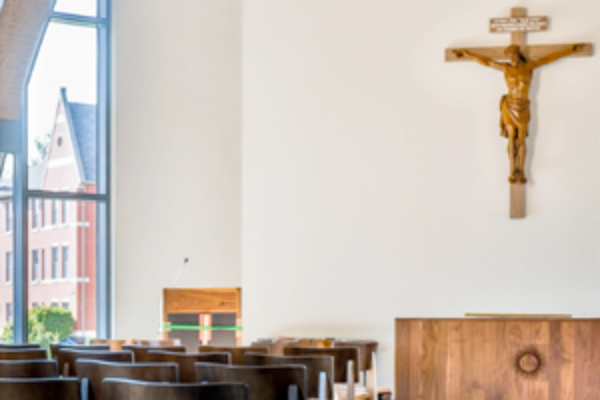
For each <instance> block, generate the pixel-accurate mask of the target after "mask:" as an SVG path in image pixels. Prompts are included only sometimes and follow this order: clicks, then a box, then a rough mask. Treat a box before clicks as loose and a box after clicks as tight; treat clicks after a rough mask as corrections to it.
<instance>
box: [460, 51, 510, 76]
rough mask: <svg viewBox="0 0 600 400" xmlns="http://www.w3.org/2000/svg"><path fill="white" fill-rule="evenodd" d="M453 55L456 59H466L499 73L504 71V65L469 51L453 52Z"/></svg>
mask: <svg viewBox="0 0 600 400" xmlns="http://www.w3.org/2000/svg"><path fill="white" fill-rule="evenodd" d="M454 54H455V55H456V57H458V58H468V59H469V60H473V61H475V62H478V63H479V64H481V65H483V66H485V67H490V68H494V69H497V70H499V71H504V64H502V63H500V62H498V61H495V60H493V59H491V58H489V57H486V56H481V55H479V54H475V53H471V52H470V51H469V50H464V49H459V50H454Z"/></svg>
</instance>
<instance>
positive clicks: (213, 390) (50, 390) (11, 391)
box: [0, 378, 248, 400]
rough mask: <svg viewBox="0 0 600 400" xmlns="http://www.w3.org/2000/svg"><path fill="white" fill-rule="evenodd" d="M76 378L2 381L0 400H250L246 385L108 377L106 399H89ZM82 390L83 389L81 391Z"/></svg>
mask: <svg viewBox="0 0 600 400" xmlns="http://www.w3.org/2000/svg"><path fill="white" fill-rule="evenodd" d="M85 385H86V381H80V380H79V379H76V378H60V379H59V378H42V379H0V399H1V400H17V399H18V400H87V399H89V400H92V399H93V400H100V399H110V400H166V399H177V400H223V399H227V400H248V387H247V385H244V384H237V383H227V384H175V383H165V382H145V381H137V380H128V379H119V378H106V379H104V380H103V382H102V383H101V384H100V387H102V391H103V394H102V396H103V397H92V396H93V395H90V397H87V396H88V395H87V392H86V391H85V389H84V388H82V386H85ZM82 389H83V390H82Z"/></svg>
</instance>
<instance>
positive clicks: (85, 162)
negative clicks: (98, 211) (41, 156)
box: [67, 103, 98, 183]
mask: <svg viewBox="0 0 600 400" xmlns="http://www.w3.org/2000/svg"><path fill="white" fill-rule="evenodd" d="M67 105H68V107H69V111H70V114H71V126H70V128H71V130H72V132H73V136H74V137H73V139H74V141H73V143H74V144H75V145H76V146H77V149H76V150H75V151H77V150H79V156H80V161H81V164H80V168H81V172H82V174H81V176H82V177H83V179H84V181H85V182H89V183H94V182H96V162H97V157H96V155H97V153H98V152H97V140H96V138H97V111H96V110H97V107H96V106H95V105H93V104H82V103H67Z"/></svg>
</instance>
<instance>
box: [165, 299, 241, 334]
mask: <svg viewBox="0 0 600 400" xmlns="http://www.w3.org/2000/svg"><path fill="white" fill-rule="evenodd" d="M162 314H163V323H164V324H167V323H168V322H169V315H176V314H180V315H181V314H195V315H200V314H233V315H235V323H236V326H237V327H239V328H240V329H241V326H242V294H241V289H239V288H214V289H176V288H171V289H164V290H163V309H162ZM217 330H218V329H217ZM168 334H169V329H164V331H163V339H167V338H168ZM235 337H236V344H237V345H238V346H241V344H242V331H241V330H238V331H236V332H235Z"/></svg>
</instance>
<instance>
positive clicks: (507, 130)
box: [446, 8, 593, 218]
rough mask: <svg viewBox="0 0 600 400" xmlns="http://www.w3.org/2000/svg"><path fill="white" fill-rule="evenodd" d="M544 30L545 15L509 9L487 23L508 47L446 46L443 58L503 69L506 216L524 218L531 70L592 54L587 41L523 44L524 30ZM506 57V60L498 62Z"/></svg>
mask: <svg viewBox="0 0 600 400" xmlns="http://www.w3.org/2000/svg"><path fill="white" fill-rule="evenodd" d="M547 29H548V18H547V17H528V16H527V9H525V8H513V9H512V12H511V17H510V18H495V19H492V20H491V22H490V31H491V32H492V33H510V35H511V46H509V47H508V48H506V47H478V48H451V49H446V61H448V62H453V61H476V62H478V63H480V64H483V65H484V66H486V67H491V68H494V69H497V70H500V71H502V72H504V75H505V79H506V83H507V86H508V89H509V93H508V95H506V96H504V97H503V98H502V103H501V134H502V136H505V137H506V138H507V139H508V140H509V146H508V153H509V161H510V167H511V173H510V176H509V182H510V217H511V218H525V184H526V183H527V178H526V177H525V156H526V154H527V145H526V138H527V136H528V134H529V119H530V112H531V111H530V101H529V89H530V86H531V80H532V77H533V71H534V70H535V69H537V68H539V67H541V66H543V65H547V64H550V63H552V62H554V61H557V60H559V59H561V58H563V57H585V56H592V55H593V46H592V45H591V44H589V43H580V44H562V45H539V46H528V45H527V37H526V34H527V32H539V31H545V30H547ZM501 60H508V62H507V63H505V62H500V61H501Z"/></svg>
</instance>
